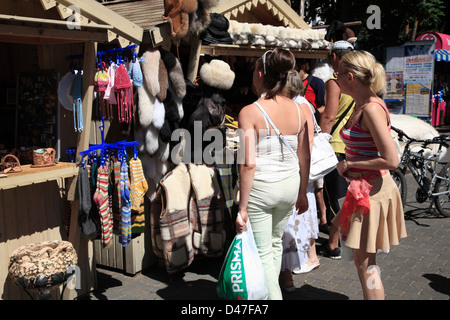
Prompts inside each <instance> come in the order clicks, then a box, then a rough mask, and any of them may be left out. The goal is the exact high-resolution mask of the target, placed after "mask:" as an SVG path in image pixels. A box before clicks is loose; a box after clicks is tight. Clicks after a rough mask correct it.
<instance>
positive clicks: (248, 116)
mask: <svg viewBox="0 0 450 320" xmlns="http://www.w3.org/2000/svg"><path fill="white" fill-rule="evenodd" d="M252 109H253V107H252V106H246V107H244V108H243V109H242V110H241V112H240V113H239V122H238V123H239V129H241V130H239V131H240V136H239V139H240V147H241V148H243V150H244V159H243V163H241V164H239V192H240V195H239V197H240V198H239V212H240V214H241V217H242V220H243V221H240V220H239V219H236V232H237V233H242V232H243V231H244V227H245V223H246V222H247V220H248V215H247V205H248V199H249V196H250V191H251V190H252V187H253V177H254V175H255V169H256V154H255V152H256V131H255V125H254V123H253V122H252V119H253V118H254V116H252V115H253V114H254V112H252Z"/></svg>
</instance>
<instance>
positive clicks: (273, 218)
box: [236, 48, 310, 300]
mask: <svg viewBox="0 0 450 320" xmlns="http://www.w3.org/2000/svg"><path fill="white" fill-rule="evenodd" d="M294 66H295V58H294V55H293V54H292V53H291V52H289V51H288V50H285V49H281V48H277V49H275V50H273V51H272V50H269V51H267V52H266V53H264V55H263V56H262V58H260V59H258V60H257V61H256V66H255V70H254V72H253V85H254V89H255V91H256V92H257V94H258V96H260V98H259V99H258V100H257V101H255V103H253V104H250V105H247V106H245V107H244V108H243V109H242V110H241V112H240V113H239V127H240V129H242V130H241V131H242V132H243V133H245V135H244V136H241V147H242V146H243V147H244V149H245V150H244V151H245V159H244V163H243V164H241V165H240V168H239V187H240V202H239V212H240V214H241V216H242V219H243V221H241V220H239V219H237V220H236V232H237V233H241V232H242V231H243V230H244V227H245V223H246V222H247V220H248V219H250V222H251V225H252V229H253V235H254V238H255V242H256V245H257V247H258V253H259V255H260V257H261V261H262V264H263V267H264V275H265V277H266V281H267V285H268V289H269V299H271V300H274V299H277V300H281V299H282V294H281V289H280V285H279V283H278V276H279V274H280V268H281V257H282V249H283V246H282V242H281V236H282V235H283V232H284V229H285V227H286V224H287V220H288V218H289V216H290V213H291V212H292V210H293V209H294V208H297V209H298V210H299V214H301V213H303V212H305V211H306V210H307V209H308V200H307V197H306V188H307V185H308V176H309V162H310V151H309V140H308V133H307V131H306V129H305V128H306V120H305V115H304V113H303V111H302V110H301V108H300V107H299V106H298V105H297V104H296V103H295V102H294V101H292V99H290V98H288V97H286V96H285V95H283V90H284V88H285V86H286V81H287V74H288V72H289V71H291V70H292V69H293V68H294ZM258 105H259V106H258ZM265 114H266V115H267V117H268V118H270V119H271V121H272V122H273V124H274V125H275V126H276V127H277V128H278V130H279V131H280V133H281V134H282V135H283V139H280V138H279V137H278V136H277V135H276V133H275V130H274V128H273V127H272V125H271V124H270V121H269V120H268V119H267V118H266V116H265ZM291 150H292V151H293V152H291Z"/></svg>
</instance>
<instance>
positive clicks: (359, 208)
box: [339, 170, 387, 234]
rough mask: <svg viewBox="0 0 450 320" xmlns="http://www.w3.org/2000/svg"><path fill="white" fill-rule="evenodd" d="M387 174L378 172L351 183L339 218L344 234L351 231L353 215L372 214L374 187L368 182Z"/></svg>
mask: <svg viewBox="0 0 450 320" xmlns="http://www.w3.org/2000/svg"><path fill="white" fill-rule="evenodd" d="M386 172H387V171H386V170H378V171H375V172H371V173H368V174H366V175H364V176H362V177H361V178H355V179H353V180H352V181H351V182H350V185H349V186H348V189H347V194H346V195H345V200H344V203H343V204H342V208H341V212H340V216H339V226H340V227H341V230H342V233H344V234H348V232H349V231H350V222H351V221H350V217H351V216H352V214H353V213H355V212H359V213H360V214H361V215H362V216H365V215H367V214H368V213H369V212H370V201H369V194H370V190H371V189H372V185H371V184H370V183H368V182H367V180H371V179H373V178H375V177H378V176H383V175H384V174H385V173H386Z"/></svg>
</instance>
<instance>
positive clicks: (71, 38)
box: [0, 0, 143, 46]
mask: <svg viewBox="0 0 450 320" xmlns="http://www.w3.org/2000/svg"><path fill="white" fill-rule="evenodd" d="M0 26H1V28H0V41H2V42H20V43H68V42H84V41H95V42H110V41H112V40H115V39H117V40H119V43H120V44H121V45H122V46H127V45H129V44H131V43H136V44H139V43H140V42H141V41H142V37H143V29H142V28H141V27H139V26H138V25H136V24H135V23H133V22H131V21H129V20H128V19H126V18H125V17H123V16H121V15H120V14H118V13H116V12H114V11H112V10H110V9H108V8H107V7H106V6H103V5H102V4H101V3H99V2H97V1H96V0H2V1H1V3H0Z"/></svg>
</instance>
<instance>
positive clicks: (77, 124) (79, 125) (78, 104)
mask: <svg viewBox="0 0 450 320" xmlns="http://www.w3.org/2000/svg"><path fill="white" fill-rule="evenodd" d="M82 73H83V71H81V70H78V71H77V72H76V74H75V78H74V80H73V83H72V88H71V89H70V95H71V96H72V97H73V122H74V128H75V132H82V131H83V104H82V99H81V95H82V77H83V75H82Z"/></svg>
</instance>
